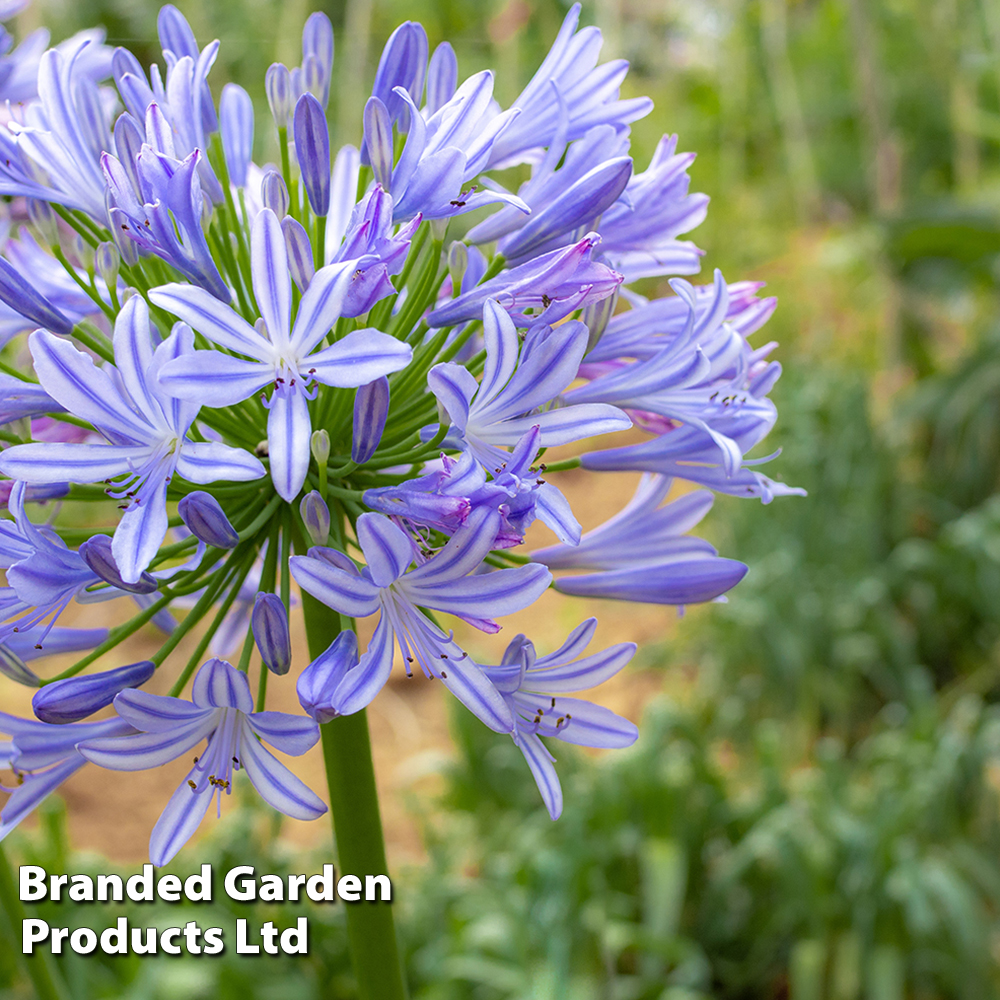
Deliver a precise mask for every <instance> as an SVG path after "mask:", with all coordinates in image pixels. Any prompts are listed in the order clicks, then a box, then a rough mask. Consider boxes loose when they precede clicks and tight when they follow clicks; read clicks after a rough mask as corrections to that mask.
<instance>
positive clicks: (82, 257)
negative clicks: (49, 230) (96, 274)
mask: <svg viewBox="0 0 1000 1000" xmlns="http://www.w3.org/2000/svg"><path fill="white" fill-rule="evenodd" d="M69 245H70V250H71V252H72V255H73V256H74V257H75V258H76V260H77V263H79V265H80V266H81V267H82V268H83V269H84V270H85V271H90V270H92V269H93V267H94V250H93V248H92V247H91V245H90V244H89V243H88V242H87V241H86V240H85V239H84V238H83V237H82V236H81V235H80V234H79V233H73V235H72V236H71V237H70V241H69Z"/></svg>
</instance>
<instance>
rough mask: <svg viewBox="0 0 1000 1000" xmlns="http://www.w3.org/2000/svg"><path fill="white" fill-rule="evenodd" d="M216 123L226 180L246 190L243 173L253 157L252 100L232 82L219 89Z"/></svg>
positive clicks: (245, 172) (245, 179)
mask: <svg viewBox="0 0 1000 1000" xmlns="http://www.w3.org/2000/svg"><path fill="white" fill-rule="evenodd" d="M219 122H220V126H221V131H222V148H223V150H224V151H225V154H226V168H227V169H228V170H229V179H230V180H231V181H232V182H233V183H234V184H235V185H236V186H237V187H240V188H241V187H246V183H247V170H248V168H249V167H250V158H251V157H252V156H253V126H254V120H253V101H251V100H250V95H249V94H248V93H247V92H246V91H245V90H244V89H243V88H242V87H240V86H238V85H237V84H235V83H227V84H226V85H225V86H224V87H223V88H222V98H221V100H220V101H219Z"/></svg>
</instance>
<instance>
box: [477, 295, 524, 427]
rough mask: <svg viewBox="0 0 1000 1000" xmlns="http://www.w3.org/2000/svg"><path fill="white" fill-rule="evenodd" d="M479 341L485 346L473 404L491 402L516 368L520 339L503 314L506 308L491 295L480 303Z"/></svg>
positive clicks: (481, 405)
mask: <svg viewBox="0 0 1000 1000" xmlns="http://www.w3.org/2000/svg"><path fill="white" fill-rule="evenodd" d="M483 342H484V346H485V347H486V365H485V367H484V368H483V381H482V384H481V385H480V389H479V395H478V397H477V399H476V403H477V404H478V405H477V408H478V407H484V406H486V405H487V403H491V402H492V401H493V400H494V399H495V398H496V397H497V395H498V394H499V393H500V391H501V390H502V389H503V388H504V386H505V385H507V383H508V382H509V381H510V378H511V376H512V375H513V374H514V371H515V369H516V368H517V355H518V351H519V349H520V346H521V342H520V340H519V339H518V336H517V327H515V326H514V321H513V320H512V319H511V318H510V316H508V315H507V310H506V309H504V308H503V306H501V305H500V303H499V302H497V301H495V300H494V299H487V300H486V302H485V303H484V304H483Z"/></svg>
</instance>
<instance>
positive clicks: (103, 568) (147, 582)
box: [80, 535, 159, 594]
mask: <svg viewBox="0 0 1000 1000" xmlns="http://www.w3.org/2000/svg"><path fill="white" fill-rule="evenodd" d="M80 555H81V556H82V557H83V561H84V562H85V563H86V564H87V565H88V566H89V567H90V568H91V569H92V570H93V571H94V573H96V574H97V575H98V576H99V577H100V578H101V579H102V580H104V581H105V583H110V584H111V586H112V587H117V588H118V589H119V590H125V591H128V593H130V594H152V593H153V592H154V591H155V590H156V589H157V587H158V586H159V584H158V583H157V582H156V580H154V579H153V577H152V576H150V574H149V573H143V574H142V575H141V576H140V577H139V579H138V580H137V581H136V582H135V583H126V582H125V581H124V580H123V579H122V575H121V571H120V570H119V569H118V563H117V562H116V561H115V557H114V555H113V554H112V552H111V539H110V538H109V537H108V536H107V535H93V536H92V537H91V538H88V539H87V541H85V542H84V543H83V544H82V545H81V546H80Z"/></svg>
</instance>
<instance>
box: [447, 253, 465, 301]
mask: <svg viewBox="0 0 1000 1000" xmlns="http://www.w3.org/2000/svg"><path fill="white" fill-rule="evenodd" d="M468 266H469V248H468V247H467V246H466V245H465V244H464V243H463V242H462V241H461V240H455V242H454V243H452V245H451V246H450V247H448V273H449V274H450V275H451V287H452V292H453V293H454V294H455V295H458V294H459V293H460V292H461V290H462V278H463V277H464V276H465V269H466V268H467V267H468Z"/></svg>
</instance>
